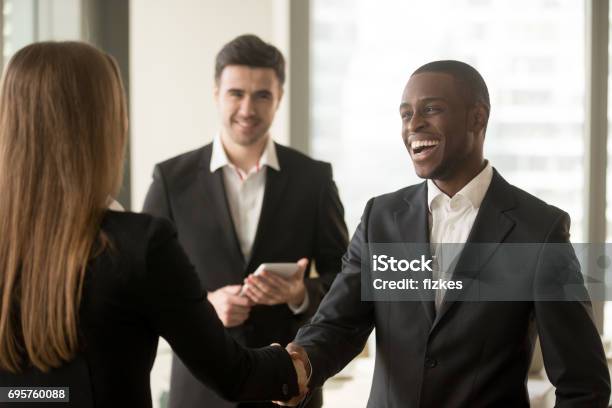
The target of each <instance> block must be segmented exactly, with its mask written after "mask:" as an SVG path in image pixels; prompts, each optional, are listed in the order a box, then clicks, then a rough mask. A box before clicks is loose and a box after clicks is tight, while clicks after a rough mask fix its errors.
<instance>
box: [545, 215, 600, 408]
mask: <svg viewBox="0 0 612 408" xmlns="http://www.w3.org/2000/svg"><path fill="white" fill-rule="evenodd" d="M569 224H570V221H569V216H568V215H567V214H566V213H563V214H561V215H560V216H559V217H558V218H557V220H556V221H555V223H554V224H553V226H552V228H551V230H550V232H549V234H548V237H547V239H546V241H547V243H546V244H545V245H544V247H543V249H542V251H541V255H540V265H539V267H538V274H537V275H538V276H537V278H536V280H537V281H538V283H537V284H536V286H538V287H537V289H536V299H535V315H536V321H537V327H538V334H539V336H540V342H541V345H542V355H543V357H544V365H545V368H546V373H547V374H548V378H549V379H550V381H551V383H552V384H553V385H554V386H555V388H556V404H555V406H556V407H568V408H569V407H587V406H588V407H607V406H608V403H609V400H610V376H609V373H608V366H607V362H606V357H605V353H604V350H603V346H602V343H601V339H600V337H599V333H598V332H597V328H596V327H595V324H594V323H593V312H592V307H591V302H590V300H589V296H588V292H587V291H586V288H585V287H584V281H583V278H582V274H581V273H580V264H579V263H578V260H577V259H576V255H575V253H574V249H573V247H572V246H571V244H570V243H569Z"/></svg>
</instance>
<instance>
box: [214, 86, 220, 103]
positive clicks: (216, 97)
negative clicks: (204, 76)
mask: <svg viewBox="0 0 612 408" xmlns="http://www.w3.org/2000/svg"><path fill="white" fill-rule="evenodd" d="M218 99H219V84H217V83H216V82H215V86H214V87H213V100H214V101H215V102H217V100H218Z"/></svg>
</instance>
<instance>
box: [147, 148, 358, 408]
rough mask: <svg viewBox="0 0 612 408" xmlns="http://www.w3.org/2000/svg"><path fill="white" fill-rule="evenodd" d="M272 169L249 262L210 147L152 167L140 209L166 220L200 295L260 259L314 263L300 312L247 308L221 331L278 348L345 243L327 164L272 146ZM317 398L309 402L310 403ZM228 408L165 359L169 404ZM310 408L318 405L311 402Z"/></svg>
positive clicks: (315, 299)
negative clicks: (168, 366) (212, 166)
mask: <svg viewBox="0 0 612 408" xmlns="http://www.w3.org/2000/svg"><path fill="white" fill-rule="evenodd" d="M276 150H277V156H278V161H279V164H280V171H276V170H274V169H271V168H266V171H267V174H266V186H265V192H264V199H263V204H262V209H261V215H260V218H259V224H258V228H257V233H256V236H255V241H254V244H253V249H252V251H251V253H252V255H251V257H250V259H244V257H243V255H242V252H241V250H240V246H239V243H238V239H237V237H236V233H235V230H234V226H233V222H232V218H231V214H230V211H229V207H228V203H227V199H226V195H225V188H224V182H223V173H222V169H218V170H217V171H215V172H214V173H211V172H210V159H211V154H212V144H208V145H206V146H204V147H202V148H200V149H197V150H194V151H191V152H188V153H186V154H183V155H180V156H178V157H175V158H173V159H170V160H168V161H165V162H163V163H160V164H158V165H157V166H155V170H154V173H153V183H152V184H151V187H150V189H149V192H148V194H147V197H146V200H145V204H144V211H145V212H148V213H151V214H154V215H158V216H164V217H167V218H169V219H170V220H172V221H173V222H174V223H175V225H176V228H177V230H178V236H179V241H180V242H181V244H182V246H183V248H185V250H186V252H187V254H188V255H189V258H190V259H191V261H192V262H193V263H194V265H195V267H196V271H197V273H198V276H199V277H200V281H201V283H202V286H203V288H204V289H206V290H207V291H214V290H216V289H219V288H220V287H223V286H226V285H231V284H241V283H242V281H243V279H244V278H245V277H246V276H247V275H248V274H249V273H251V272H253V271H255V269H256V268H257V267H258V266H259V265H260V264H262V263H264V262H295V261H297V260H298V259H299V258H301V257H307V258H309V259H311V260H314V261H315V263H316V269H317V272H318V274H319V277H316V278H315V277H312V276H309V275H310V272H309V270H310V268H308V269H307V273H306V274H305V285H306V289H307V291H308V296H309V299H310V303H309V308H308V310H307V311H306V312H305V313H302V314H300V315H295V314H294V313H293V312H292V311H291V310H290V309H289V308H288V307H287V305H277V306H255V307H254V308H253V309H252V310H251V313H250V316H249V319H248V320H247V321H246V322H245V323H244V324H243V325H241V326H238V327H235V328H230V329H228V332H230V333H231V334H232V336H233V337H234V338H235V339H237V340H238V341H239V342H240V343H242V344H244V345H248V346H251V347H262V346H265V345H269V344H270V343H273V342H276V343H281V344H286V343H288V342H289V341H290V340H292V339H293V337H294V336H295V334H296V333H297V330H298V328H299V327H300V326H301V325H303V324H304V323H305V322H306V321H307V320H308V319H309V318H310V317H311V316H312V315H313V314H314V312H315V311H316V309H317V307H318V305H319V303H320V301H321V299H322V298H323V296H324V295H325V293H326V292H327V290H328V289H329V286H330V285H331V282H332V281H333V280H334V278H335V276H336V274H337V273H338V272H339V271H340V267H341V259H342V254H343V253H344V252H345V251H346V247H347V244H348V237H347V230H346V225H345V223H344V210H343V207H342V204H341V202H340V199H339V197H338V191H337V188H336V185H335V184H334V182H333V179H332V170H331V165H329V164H328V163H323V162H319V161H315V160H313V159H311V158H309V157H307V156H305V155H303V154H301V153H299V152H297V151H295V150H293V149H290V148H287V147H284V146H281V145H278V144H277V145H276ZM319 398H320V396H319V397H318V398H317V400H318V399H319ZM205 404H209V405H210V406H215V407H222V406H234V405H233V404H232V405H230V404H227V403H224V402H223V401H221V400H220V399H218V397H216V396H215V395H214V394H212V393H211V392H210V391H208V390H207V389H205V388H204V387H203V386H202V385H201V384H200V383H198V382H197V381H196V380H195V379H194V378H193V376H192V375H191V374H190V373H189V372H188V371H187V370H185V369H184V367H183V366H182V364H181V363H180V361H176V359H175V361H174V362H173V369H172V380H171V392H170V406H171V407H174V406H177V407H179V406H180V407H190V406H202V405H205ZM312 406H314V407H316V406H320V402H319V403H318V404H313V405H312Z"/></svg>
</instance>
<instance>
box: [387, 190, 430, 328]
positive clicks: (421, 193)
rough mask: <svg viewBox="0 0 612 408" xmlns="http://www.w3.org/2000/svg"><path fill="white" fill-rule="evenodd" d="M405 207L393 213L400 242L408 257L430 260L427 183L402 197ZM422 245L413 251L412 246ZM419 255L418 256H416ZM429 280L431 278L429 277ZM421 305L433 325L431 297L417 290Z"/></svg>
mask: <svg viewBox="0 0 612 408" xmlns="http://www.w3.org/2000/svg"><path fill="white" fill-rule="evenodd" d="M404 201H405V203H406V206H404V207H403V208H401V209H400V210H398V211H396V212H395V225H396V226H397V228H398V232H399V235H400V237H401V240H402V241H401V242H403V243H405V244H407V245H408V248H407V250H408V252H409V253H410V255H409V256H413V255H415V254H416V252H420V253H421V254H422V253H423V252H424V253H425V255H426V257H427V258H428V259H430V258H431V255H430V253H429V252H430V250H429V218H428V217H429V210H428V208H427V183H426V182H423V183H421V185H420V186H419V188H418V189H417V190H416V191H414V192H411V193H409V194H407V195H406V196H405V197H404ZM415 244H416V245H419V246H420V245H423V247H424V248H420V247H419V248H418V249H417V251H415V248H414V246H415ZM418 255H420V254H418ZM429 278H431V276H429ZM419 296H420V297H421V303H422V305H423V309H424V310H425V314H426V316H427V317H428V319H429V322H430V324H433V322H434V317H435V306H434V302H433V300H432V299H430V298H431V296H428V295H427V293H426V292H424V291H423V290H422V288H421V289H420V290H419Z"/></svg>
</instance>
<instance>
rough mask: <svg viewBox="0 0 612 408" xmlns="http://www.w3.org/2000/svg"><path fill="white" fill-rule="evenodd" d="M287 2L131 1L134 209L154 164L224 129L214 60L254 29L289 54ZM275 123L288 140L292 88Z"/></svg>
mask: <svg viewBox="0 0 612 408" xmlns="http://www.w3.org/2000/svg"><path fill="white" fill-rule="evenodd" d="M288 2H289V0H256V1H245V0H174V1H171V2H170V1H167V0H165V1H164V0H132V1H131V4H130V78H131V82H130V95H131V132H132V133H131V134H132V140H131V142H132V144H131V164H132V208H133V209H134V210H136V211H137V210H139V209H140V208H142V203H143V201H144V197H145V195H146V192H147V189H148V187H149V184H150V181H151V172H152V169H153V166H154V164H155V163H157V162H159V161H161V160H164V159H167V158H170V157H172V156H175V155H177V154H180V153H182V152H185V151H188V150H191V149H194V148H197V147H199V146H201V145H203V144H205V143H207V142H209V141H210V140H211V139H212V137H213V135H214V133H215V132H216V131H217V130H218V123H219V122H218V119H217V117H218V116H217V111H216V107H215V103H214V100H213V96H212V92H213V74H214V58H215V55H216V53H217V52H218V51H219V49H220V48H221V47H222V46H223V44H225V43H226V42H228V41H229V40H231V39H232V38H234V37H236V36H237V35H240V34H244V33H253V34H257V35H259V36H260V37H262V38H263V39H264V40H266V41H269V42H272V43H274V44H275V45H277V46H278V47H279V48H280V49H281V51H283V53H284V54H285V56H288V54H287V44H288V34H287V33H288V31H287V27H288V23H287V20H288ZM285 91H286V95H285V98H284V100H283V103H282V105H281V108H280V111H279V112H278V114H277V118H276V121H275V124H274V126H273V129H272V134H273V136H274V138H275V139H276V140H277V141H279V142H281V143H287V142H288V136H287V124H288V119H287V112H288V110H287V103H288V100H289V98H288V89H286V90H285Z"/></svg>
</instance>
